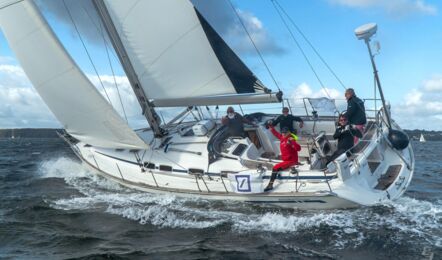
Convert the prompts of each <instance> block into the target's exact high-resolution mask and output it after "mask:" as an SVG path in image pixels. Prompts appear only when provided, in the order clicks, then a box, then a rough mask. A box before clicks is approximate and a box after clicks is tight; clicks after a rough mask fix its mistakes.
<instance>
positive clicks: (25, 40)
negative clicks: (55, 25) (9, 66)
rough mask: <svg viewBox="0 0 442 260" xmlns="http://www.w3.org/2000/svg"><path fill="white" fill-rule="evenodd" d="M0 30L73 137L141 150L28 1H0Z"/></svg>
mask: <svg viewBox="0 0 442 260" xmlns="http://www.w3.org/2000/svg"><path fill="white" fill-rule="evenodd" d="M0 26H1V29H2V30H3V33H4V34H5V36H6V38H7V40H8V42H9V45H10V47H11V48H12V49H13V50H14V52H15V54H16V56H17V58H18V60H19V61H20V64H21V66H22V67H23V69H24V70H25V72H26V74H27V76H28V77H29V79H30V80H31V82H32V83H33V85H34V87H35V88H36V89H37V91H38V93H39V94H40V96H41V97H42V98H43V100H44V101H45V103H46V104H47V105H48V107H49V108H50V109H51V111H52V112H53V113H54V115H55V116H56V117H57V119H58V120H59V121H60V122H61V123H62V124H63V127H64V128H65V129H66V131H67V132H68V133H69V134H71V135H72V136H74V137H75V138H77V139H79V140H81V141H83V142H85V143H87V144H91V145H94V146H99V147H105V148H146V147H147V145H146V144H145V143H144V142H143V141H142V140H141V139H140V138H139V137H138V136H137V134H136V133H135V132H134V131H133V130H132V129H131V128H130V127H129V126H128V125H127V124H126V123H125V122H124V121H123V120H122V119H121V117H120V116H119V115H118V114H117V112H115V110H114V109H113V107H112V106H111V105H110V104H109V103H108V102H107V101H106V100H105V99H104V98H103V96H102V95H101V94H100V93H99V92H98V91H97V89H96V88H95V87H94V86H93V85H92V83H91V82H90V81H89V79H88V78H87V77H86V76H85V75H84V74H83V73H82V72H81V70H80V69H79V68H78V66H77V65H76V64H75V62H74V61H73V60H72V58H71V57H70V56H69V55H68V54H67V52H66V50H65V49H64V47H63V46H62V45H61V44H60V42H59V40H58V39H57V38H56V36H55V35H54V33H53V32H52V30H51V28H50V27H49V26H48V24H47V22H46V20H45V19H44V18H43V17H42V15H41V14H40V12H39V10H38V8H37V7H36V6H35V4H34V3H33V2H32V1H30V0H24V1H17V0H15V1H13V0H0Z"/></svg>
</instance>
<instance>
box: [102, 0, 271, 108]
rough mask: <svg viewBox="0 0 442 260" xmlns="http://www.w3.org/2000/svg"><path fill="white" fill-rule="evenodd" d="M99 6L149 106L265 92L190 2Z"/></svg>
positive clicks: (149, 0) (131, 0)
mask: <svg viewBox="0 0 442 260" xmlns="http://www.w3.org/2000/svg"><path fill="white" fill-rule="evenodd" d="M104 4H105V6H106V9H107V11H108V13H109V15H110V17H111V20H112V23H113V25H114V27H115V29H116V31H117V33H118V35H119V38H120V39H121V42H122V44H123V46H124V49H125V51H126V53H127V55H128V58H129V60H130V62H131V65H132V66H133V68H134V71H135V73H136V75H137V76H138V79H139V81H140V83H141V87H142V88H143V90H144V93H145V95H146V96H147V98H148V99H149V100H151V101H152V102H153V103H154V104H158V103H159V102H156V101H157V100H168V102H167V103H169V104H172V105H174V104H173V103H174V102H173V100H177V102H176V103H180V104H181V103H183V101H185V99H187V98H195V97H206V96H210V97H216V96H222V95H235V94H246V93H251V94H252V93H268V92H269V90H268V89H266V88H265V87H264V86H263V85H262V83H261V82H259V80H258V79H257V78H256V77H255V75H253V73H252V72H251V71H250V70H249V69H248V68H247V67H246V66H245V64H244V63H243V62H242V61H241V60H240V59H239V58H238V57H237V55H236V54H235V53H234V52H233V51H232V50H231V49H230V48H229V47H228V45H227V44H226V43H225V42H224V40H223V39H222V38H221V37H220V36H219V35H218V34H217V33H216V31H215V30H214V29H213V28H212V27H211V26H210V24H209V23H208V22H207V21H206V20H205V19H204V17H203V16H202V15H201V14H200V13H199V12H198V11H197V10H196V9H195V7H194V6H193V4H192V3H191V2H190V1H188V0H162V1H156V0H143V1H137V0H126V1H112V0H104ZM211 100H214V99H211ZM187 105H195V104H189V103H188V104H187Z"/></svg>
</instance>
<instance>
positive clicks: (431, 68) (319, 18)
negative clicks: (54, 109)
mask: <svg viewBox="0 0 442 260" xmlns="http://www.w3.org/2000/svg"><path fill="white" fill-rule="evenodd" d="M183 1H184V0H183ZM65 3H66V6H67V7H68V9H69V11H70V12H71V14H72V15H73V17H74V21H75V22H76V25H77V26H78V28H79V31H80V35H81V37H82V39H83V40H84V43H85V46H86V49H87V50H88V52H89V55H91V57H92V60H93V63H91V62H90V60H89V59H88V55H87V53H86V51H85V48H84V47H83V45H82V43H81V41H80V40H79V35H78V33H77V32H76V30H75V29H74V27H73V25H72V24H73V23H72V21H71V20H70V18H69V15H68V13H67V11H66V7H65V5H64V4H63V1H57V0H39V1H37V4H38V6H39V7H40V9H41V10H42V12H43V14H44V16H45V18H46V19H47V20H48V22H49V24H50V25H51V27H52V28H53V30H54V31H55V32H56V34H57V36H58V37H59V39H60V40H61V41H62V43H63V44H64V46H65V47H66V49H67V50H68V51H69V53H70V54H71V55H72V56H73V57H74V59H75V61H76V62H77V63H78V64H79V65H80V67H81V68H82V69H83V71H84V72H85V73H86V74H87V75H88V77H89V78H90V79H91V81H92V82H93V83H94V84H95V85H96V86H97V89H98V90H99V91H100V92H101V93H102V94H103V95H104V96H106V98H107V96H108V97H109V100H110V102H111V103H112V104H113V106H114V107H115V109H116V110H117V111H118V112H119V113H120V114H121V115H124V114H126V116H127V118H128V121H129V124H130V126H131V127H134V128H138V127H145V126H146V122H145V120H144V119H143V118H142V117H140V109H139V107H138V106H137V105H135V106H134V104H136V103H137V101H136V98H135V97H134V95H133V93H132V90H131V88H130V86H129V84H128V81H127V79H126V78H125V76H124V73H123V71H122V69H121V66H119V63H118V61H117V59H116V56H115V53H114V52H112V51H110V50H109V49H106V48H105V47H104V46H105V44H104V43H103V42H104V41H103V37H102V35H101V34H100V33H98V30H97V28H98V26H97V25H98V24H99V21H98V19H97V18H96V16H95V14H94V9H93V8H92V5H91V3H90V2H89V1H88V0H79V1H77V0H76V1H73V0H65ZM193 3H194V4H195V6H196V7H197V9H198V10H199V11H200V12H201V13H202V14H203V15H204V16H205V17H206V19H207V20H208V21H209V23H211V24H212V26H213V27H214V28H215V29H216V30H217V32H218V33H219V34H220V35H221V36H222V37H223V38H224V39H225V40H226V42H227V43H228V44H229V45H230V46H231V48H232V49H233V50H234V51H235V52H236V53H237V54H238V56H240V57H241V59H242V60H243V61H244V62H245V63H246V64H247V66H248V67H249V68H250V69H251V70H252V71H253V72H254V73H255V74H256V75H257V76H258V78H259V79H260V80H261V81H262V82H263V83H264V84H265V85H266V86H268V87H269V88H271V89H273V90H277V89H278V87H279V88H280V89H281V90H282V91H283V92H284V96H285V97H286V98H289V99H290V100H291V102H292V103H293V104H295V107H296V108H295V110H294V113H295V114H302V113H303V111H302V109H301V108H300V107H297V106H296V104H299V102H300V100H301V98H303V97H322V96H328V97H330V98H333V99H336V103H337V105H338V108H339V109H340V110H342V109H345V101H344V100H343V98H344V89H345V87H347V88H349V87H352V88H354V89H355V91H356V93H357V95H358V96H359V97H361V98H373V95H374V89H373V86H374V79H373V71H372V68H371V64H370V60H369V56H368V52H367V47H366V46H365V44H364V43H363V42H362V41H359V40H357V39H356V37H355V35H354V29H355V28H356V27H358V26H360V25H362V24H365V23H369V22H376V23H377V25H378V33H377V34H376V36H375V37H374V41H379V43H380V46H381V48H380V50H379V53H378V54H377V55H376V58H375V59H376V64H377V66H378V70H379V76H380V80H381V83H382V87H383V89H384V95H385V97H386V99H387V100H388V101H389V103H390V104H391V109H392V117H393V119H395V120H396V121H397V122H398V123H399V124H400V125H401V127H403V128H406V129H426V130H442V47H441V46H442V17H441V9H442V1H437V0H389V1H382V0H297V1H293V0H277V1H273V2H272V1H271V0H253V1H252V0H231V3H232V4H233V6H234V9H232V7H231V6H230V2H229V1H227V0H193ZM275 4H276V5H277V4H279V5H280V6H281V7H283V9H275V7H274V6H275ZM277 10H279V11H281V10H283V11H284V12H285V13H286V14H287V15H288V17H289V19H290V20H289V28H290V30H291V32H292V33H293V35H294V36H295V39H296V41H297V42H298V43H299V45H300V46H301V48H302V51H303V52H304V53H305V55H306V56H307V57H308V61H309V62H310V63H311V65H312V67H313V68H314V70H315V72H316V73H317V75H318V76H319V79H320V81H319V80H318V79H317V78H316V77H315V74H314V73H313V72H312V70H311V68H310V67H309V64H308V63H307V61H306V59H305V58H304V57H303V55H302V52H301V51H300V50H299V48H298V46H297V45H296V43H295V41H294V39H293V38H292V37H291V34H290V31H289V30H288V29H287V27H286V26H284V23H283V21H282V20H281V18H280V16H279V15H278V12H277ZM237 14H238V15H237ZM238 17H239V18H240V19H241V20H242V21H243V22H244V24H245V26H246V28H247V31H248V32H249V33H250V35H251V38H252V39H253V41H254V43H255V45H256V46H257V47H258V50H259V52H260V53H261V54H262V56H263V59H264V61H265V63H266V64H267V66H268V67H269V69H270V72H271V74H272V75H273V77H274V78H275V79H276V83H275V81H274V80H273V79H272V77H271V76H270V74H269V72H268V71H267V70H266V66H265V64H264V63H263V62H262V60H261V59H260V58H259V55H258V54H257V52H256V50H255V49H254V48H253V45H252V44H251V41H250V39H249V38H248V37H247V34H246V33H245V31H244V29H243V28H242V26H241V24H240V23H239V18H238ZM286 19H287V16H286ZM286 21H287V20H286ZM291 22H293V23H294V24H295V25H296V26H297V27H298V28H299V29H300V30H301V32H302V34H303V35H304V36H305V37H306V38H307V39H308V41H309V43H311V44H312V45H313V46H314V48H315V50H316V51H317V52H318V53H319V54H320V55H321V58H322V59H323V60H325V61H326V62H327V65H328V66H329V67H330V68H331V69H332V70H333V72H334V73H335V74H336V75H337V76H338V78H339V79H340V81H341V82H342V83H343V85H341V83H340V82H339V81H338V80H336V78H335V77H334V76H333V74H332V73H330V71H329V70H328V69H327V67H326V66H325V65H324V64H323V63H322V62H321V59H320V58H318V56H316V54H315V52H314V50H312V48H310V46H309V44H308V42H306V41H305V40H304V39H303V37H302V35H300V34H299V32H298V31H297V30H296V29H295V27H294V26H293V24H292V23H291ZM107 51H110V54H109V56H108V54H107ZM92 64H93V65H94V66H95V68H96V70H95V69H94V67H93V66H92ZM111 65H112V66H111ZM112 71H113V73H112ZM113 75H115V77H114V76H113ZM100 79H101V80H100ZM100 82H102V83H100ZM115 85H117V86H118V87H119V89H118V90H117V89H116V88H115ZM324 88H325V90H324ZM103 89H105V90H106V92H105V91H104V90H103ZM118 91H119V92H120V96H121V97H122V99H121V101H120V99H119V95H118ZM264 106H266V105H264ZM373 106H374V104H373V103H370V102H369V101H367V103H366V107H367V108H368V109H370V108H373ZM378 106H379V104H378ZM123 108H124V112H123ZM255 109H256V107H255ZM262 109H263V111H264V112H266V111H265V110H264V109H265V107H263V108H262ZM164 113H166V114H167V111H164ZM24 127H37V128H40V127H60V123H58V121H57V120H56V119H55V117H54V116H53V115H52V113H51V112H50V110H49V109H48V108H47V106H46V105H45V104H44V102H43V101H42V100H41V98H40V97H39V96H38V93H37V92H36V90H35V89H34V88H33V87H32V84H31V83H30V82H29V80H28V79H27V77H26V74H25V73H24V71H23V70H22V69H21V67H20V64H19V62H18V61H17V60H16V58H15V56H14V54H13V53H12V51H11V50H10V48H9V46H8V43H7V41H6V39H5V37H4V35H3V34H2V33H1V32H0V128H24Z"/></svg>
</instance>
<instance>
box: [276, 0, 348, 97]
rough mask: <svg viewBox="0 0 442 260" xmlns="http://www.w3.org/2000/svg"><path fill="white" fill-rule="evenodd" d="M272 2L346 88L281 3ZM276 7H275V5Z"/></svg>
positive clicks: (343, 85)
mask: <svg viewBox="0 0 442 260" xmlns="http://www.w3.org/2000/svg"><path fill="white" fill-rule="evenodd" d="M271 1H272V2H274V3H276V4H277V5H278V6H279V8H280V9H281V11H282V12H283V13H284V14H285V16H286V17H287V18H288V20H289V21H290V23H291V24H292V25H293V27H295V29H296V31H298V33H299V34H300V35H301V36H302V38H303V39H304V40H305V41H306V42H307V44H308V45H309V46H310V48H312V50H313V51H314V53H315V54H316V56H318V58H319V59H320V60H321V61H322V63H323V64H324V65H325V66H326V67H327V69H328V70H329V71H330V73H331V74H332V75H333V76H334V77H335V79H336V80H337V81H338V82H339V84H340V85H341V86H342V87H343V88H344V89H345V90H346V89H347V87H346V86H345V84H344V83H343V82H342V80H341V79H340V78H339V77H338V75H337V74H336V73H335V71H334V70H333V69H332V68H331V67H330V66H329V65H328V63H327V62H326V61H325V59H324V58H323V57H322V55H321V54H319V52H318V51H317V50H316V48H315V47H314V46H313V44H312V43H311V42H310V41H309V40H308V38H307V37H306V36H305V34H304V33H303V32H302V31H301V29H300V28H299V26H298V25H297V24H296V23H295V22H294V21H293V19H292V18H291V17H290V16H289V15H288V14H287V12H286V11H285V9H284V8H283V7H282V6H281V4H280V3H279V2H278V0H271ZM275 8H276V7H275Z"/></svg>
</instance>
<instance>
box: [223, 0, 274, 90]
mask: <svg viewBox="0 0 442 260" xmlns="http://www.w3.org/2000/svg"><path fill="white" fill-rule="evenodd" d="M227 2H228V3H229V4H230V7H232V9H233V12H234V13H235V14H236V16H237V17H238V20H239V22H240V23H241V25H242V27H243V28H244V31H245V32H246V33H247V36H248V37H249V39H250V41H251V42H252V44H253V47H254V48H255V50H256V52H257V53H258V55H259V58H260V59H261V61H262V63H263V64H264V66H265V67H266V69H267V71H268V73H269V75H270V77H271V78H272V80H273V82H274V83H275V85H276V87H277V88H278V91H281V89H280V88H279V84H278V82H277V81H276V78H275V77H274V75H273V73H272V72H271V71H270V68H269V66H268V65H267V63H266V62H265V60H264V57H263V56H262V54H261V52H260V51H259V49H258V46H256V43H255V41H254V40H253V38H252V36H251V35H250V33H249V30H247V27H246V25H245V24H244V21H243V20H242V19H241V17H240V15H239V13H238V11H237V10H236V8H235V6H233V4H232V1H231V0H227Z"/></svg>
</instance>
